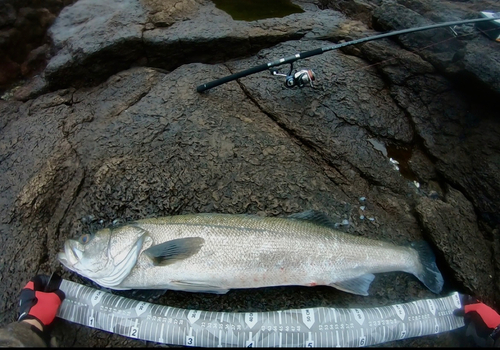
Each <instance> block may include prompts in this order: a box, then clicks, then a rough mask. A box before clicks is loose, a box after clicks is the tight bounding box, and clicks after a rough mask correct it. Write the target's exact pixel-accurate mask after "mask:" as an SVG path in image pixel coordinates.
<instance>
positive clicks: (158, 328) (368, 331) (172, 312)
mask: <svg viewBox="0 0 500 350" xmlns="http://www.w3.org/2000/svg"><path fill="white" fill-rule="evenodd" d="M60 289H61V290H62V291H63V292H64V293H65V294H66V298H65V299H64V301H63V303H62V305H61V307H60V308H59V311H58V314H57V316H58V317H60V318H62V319H65V320H67V321H70V322H74V323H79V324H81V325H85V326H88V327H92V328H97V329H101V330H103V331H107V332H111V333H116V334H120V335H123V336H126V337H130V338H135V339H141V340H147V341H152V342H156V343H162V344H171V345H184V346H199V347H339V346H341V347H361V346H368V345H374V344H380V343H385V342H388V341H393V340H398V339H405V338H412V337H419V336H424V335H430V334H436V333H441V332H447V331H451V330H454V329H457V328H460V327H463V326H464V321H463V317H458V316H455V315H453V310H455V309H457V308H460V307H461V303H460V296H459V293H458V292H454V293H453V294H451V295H450V296H447V297H443V298H439V299H424V300H418V301H413V302H409V303H405V304H396V305H389V306H382V307H373V308H363V309H356V308H352V309H347V308H330V307H317V308H308V309H293V310H283V311H268V312H211V311H200V310H187V309H180V308H175V307H170V306H164V305H157V304H151V303H148V302H143V301H138V300H133V299H129V298H125V297H122V296H119V295H114V294H111V293H107V292H104V291H102V290H97V289H95V288H91V287H87V286H84V285H81V284H78V283H74V282H71V281H67V280H63V281H62V283H61V286H60Z"/></svg>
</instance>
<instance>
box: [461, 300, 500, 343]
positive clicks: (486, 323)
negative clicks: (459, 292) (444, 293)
mask: <svg viewBox="0 0 500 350" xmlns="http://www.w3.org/2000/svg"><path fill="white" fill-rule="evenodd" d="M462 305H463V307H462V308H461V309H457V310H455V311H454V312H453V313H454V314H455V315H456V316H463V317H464V322H465V327H466V331H465V336H466V337H467V338H468V339H469V341H471V343H472V344H471V345H476V346H480V347H491V346H500V315H499V314H498V313H497V312H496V311H495V310H493V309H492V308H491V307H489V306H488V305H486V304H484V303H482V302H480V301H479V300H477V299H476V298H474V297H472V296H470V295H464V296H462Z"/></svg>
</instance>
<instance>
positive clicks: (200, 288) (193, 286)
mask: <svg viewBox="0 0 500 350" xmlns="http://www.w3.org/2000/svg"><path fill="white" fill-rule="evenodd" d="M170 289H172V290H181V291H185V292H197V293H212V294H226V293H227V292H229V289H225V288H222V287H218V286H212V285H209V284H206V283H204V282H193V281H189V282H188V281H170Z"/></svg>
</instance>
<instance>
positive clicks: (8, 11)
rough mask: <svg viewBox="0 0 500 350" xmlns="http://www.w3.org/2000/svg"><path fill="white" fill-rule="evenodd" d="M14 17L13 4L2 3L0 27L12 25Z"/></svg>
mask: <svg viewBox="0 0 500 350" xmlns="http://www.w3.org/2000/svg"><path fill="white" fill-rule="evenodd" d="M16 17H17V16H16V9H15V8H14V6H12V4H3V5H2V7H1V8H0V28H3V27H6V26H11V25H13V24H14V22H15V21H16Z"/></svg>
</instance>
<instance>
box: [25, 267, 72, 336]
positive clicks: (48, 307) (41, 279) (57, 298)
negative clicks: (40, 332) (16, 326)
mask: <svg viewBox="0 0 500 350" xmlns="http://www.w3.org/2000/svg"><path fill="white" fill-rule="evenodd" d="M61 281H62V279H61V277H60V276H58V275H57V274H53V275H52V276H47V275H38V276H35V277H33V278H32V279H31V280H30V281H29V282H28V283H27V284H26V286H24V288H23V289H22V290H21V297H20V300H19V314H20V316H19V319H18V321H22V320H26V319H36V320H38V321H39V322H40V323H41V324H42V326H43V328H44V330H45V329H46V328H47V326H49V325H50V324H51V323H52V322H53V321H54V318H55V317H56V314H57V310H58V309H59V306H60V305H61V303H62V301H63V300H64V298H65V295H64V292H63V291H61V290H60V289H59V286H60V285H61Z"/></svg>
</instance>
